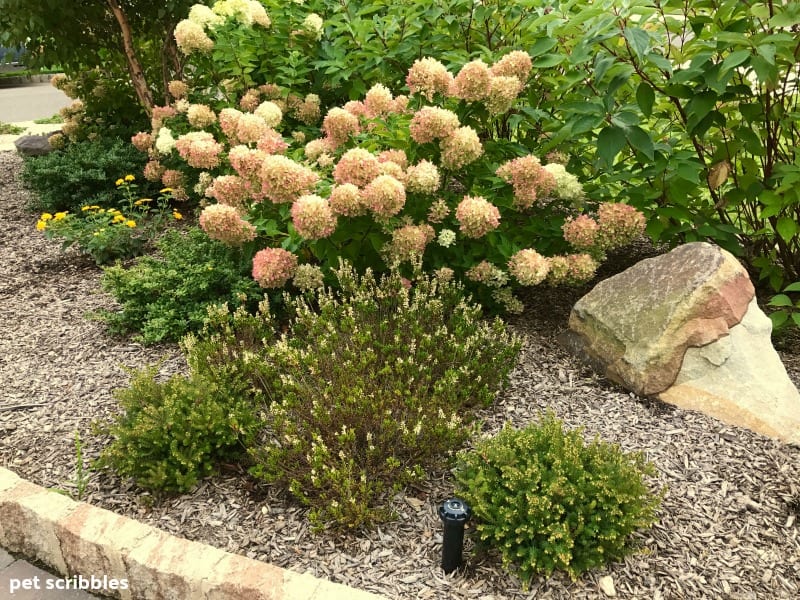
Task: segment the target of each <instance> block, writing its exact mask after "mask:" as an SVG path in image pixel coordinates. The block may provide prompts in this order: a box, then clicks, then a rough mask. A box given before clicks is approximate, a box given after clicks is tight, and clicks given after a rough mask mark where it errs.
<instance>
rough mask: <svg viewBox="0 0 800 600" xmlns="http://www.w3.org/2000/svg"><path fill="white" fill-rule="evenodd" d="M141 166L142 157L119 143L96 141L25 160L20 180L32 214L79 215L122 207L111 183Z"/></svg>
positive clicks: (126, 144)
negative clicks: (93, 207)
mask: <svg viewBox="0 0 800 600" xmlns="http://www.w3.org/2000/svg"><path fill="white" fill-rule="evenodd" d="M144 163H145V159H144V157H143V156H142V154H141V153H140V152H138V151H137V150H136V149H135V148H133V146H131V145H130V144H128V143H126V142H124V141H122V140H121V139H114V138H111V139H98V140H96V141H93V142H88V141H87V142H76V143H73V144H69V145H67V147H66V148H65V149H64V150H56V151H54V152H51V153H50V154H46V155H44V156H37V157H28V158H26V159H25V162H24V164H23V168H22V173H21V179H22V182H23V184H24V185H25V186H26V187H27V188H28V189H30V190H31V191H33V193H34V195H35V197H34V199H33V200H32V202H31V209H32V210H36V211H46V212H56V211H73V212H74V211H78V212H79V211H80V209H81V207H82V206H85V205H92V204H97V205H99V206H105V207H113V206H121V205H122V204H121V203H120V202H121V201H122V199H120V197H119V195H118V193H117V190H116V186H115V185H114V181H115V180H116V179H117V178H118V177H119V174H120V173H131V172H136V171H138V170H141V169H142V168H143V167H144ZM141 191H142V193H144V194H148V193H151V192H152V191H153V190H152V189H150V188H148V187H145V188H144V189H142V190H141Z"/></svg>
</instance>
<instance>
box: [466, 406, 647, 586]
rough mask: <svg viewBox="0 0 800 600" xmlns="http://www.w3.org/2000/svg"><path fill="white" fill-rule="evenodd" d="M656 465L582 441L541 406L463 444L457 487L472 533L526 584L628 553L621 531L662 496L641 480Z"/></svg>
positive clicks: (642, 519)
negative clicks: (522, 420)
mask: <svg viewBox="0 0 800 600" xmlns="http://www.w3.org/2000/svg"><path fill="white" fill-rule="evenodd" d="M654 473H655V468H654V466H653V465H652V464H651V463H647V462H646V461H645V459H644V456H643V455H642V454H641V453H634V454H625V453H623V452H622V450H621V449H620V448H619V447H618V446H616V445H611V444H607V443H604V442H601V441H599V440H597V439H595V440H594V441H593V442H592V443H591V444H588V445H586V444H585V443H584V441H583V437H582V435H581V431H580V430H573V431H564V429H563V426H562V423H561V422H560V421H559V420H558V419H557V418H556V417H555V416H554V415H553V414H552V413H548V414H546V415H545V416H543V417H542V419H541V421H540V422H539V423H536V424H531V425H529V426H528V427H526V428H525V429H522V430H515V429H513V428H512V427H510V426H509V425H507V426H506V427H504V428H503V430H502V431H501V432H500V433H499V434H498V435H496V436H494V437H492V438H489V439H486V440H483V441H481V442H479V443H478V444H477V445H476V447H475V449H474V450H470V451H468V452H462V453H461V454H460V455H459V464H458V467H457V470H456V480H457V482H458V484H457V489H456V492H457V494H458V495H459V496H460V497H461V498H463V499H464V500H466V501H467V502H468V503H469V504H470V506H471V507H472V509H473V513H474V515H475V517H476V521H477V522H476V526H475V528H476V534H477V537H478V539H479V541H480V542H481V543H484V544H486V545H488V546H490V547H493V548H495V549H497V550H498V551H499V552H500V554H501V556H502V559H503V564H504V565H505V566H506V567H511V566H512V565H513V566H514V568H515V569H516V571H517V572H518V573H519V576H520V577H521V579H522V580H523V581H524V582H525V583H527V582H528V581H529V580H530V579H531V578H532V577H533V576H534V575H536V574H539V573H541V574H544V575H546V576H549V575H550V574H551V573H552V572H553V571H554V570H555V569H563V570H565V571H566V572H567V573H569V575H570V576H571V577H573V578H577V577H578V575H580V574H581V573H582V572H584V571H586V570H588V569H592V568H594V567H599V566H602V565H604V564H606V563H607V562H609V561H613V560H617V559H619V558H621V557H623V556H625V555H626V554H629V553H630V552H631V547H630V545H629V539H628V536H629V535H630V534H631V533H633V532H634V531H636V530H637V529H639V528H643V527H649V526H650V525H651V524H653V523H654V522H655V520H656V518H655V512H656V510H657V509H658V506H659V504H660V501H661V496H660V495H658V494H653V493H651V492H650V491H649V490H648V487H647V485H646V484H645V481H644V480H643V476H644V475H650V476H652V475H654ZM662 495H663V491H662Z"/></svg>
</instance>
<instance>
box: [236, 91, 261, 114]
mask: <svg viewBox="0 0 800 600" xmlns="http://www.w3.org/2000/svg"><path fill="white" fill-rule="evenodd" d="M260 102H261V93H260V92H259V91H258V90H253V89H250V90H247V91H246V92H245V93H244V94H243V95H242V97H241V99H240V100H239V108H241V109H242V110H245V111H247V112H253V111H254V110H255V109H256V107H257V106H258V105H259V103H260Z"/></svg>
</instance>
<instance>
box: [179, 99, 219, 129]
mask: <svg viewBox="0 0 800 600" xmlns="http://www.w3.org/2000/svg"><path fill="white" fill-rule="evenodd" d="M186 118H187V119H188V120H189V125H191V126H192V127H195V128H197V129H203V128H204V127H208V126H210V125H213V124H214V123H216V122H217V115H216V113H215V112H214V111H213V110H211V109H210V108H209V107H208V106H207V105H205V104H190V105H189V108H188V109H186Z"/></svg>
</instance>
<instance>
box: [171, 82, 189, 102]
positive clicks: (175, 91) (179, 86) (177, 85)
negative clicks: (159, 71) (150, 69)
mask: <svg viewBox="0 0 800 600" xmlns="http://www.w3.org/2000/svg"><path fill="white" fill-rule="evenodd" d="M167 89H168V90H169V94H170V96H172V97H173V98H175V99H176V100H180V99H181V98H186V96H187V94H188V93H189V86H188V85H186V83H185V82H183V81H181V80H179V79H173V80H172V81H170V82H169V83H168V84H167Z"/></svg>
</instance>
